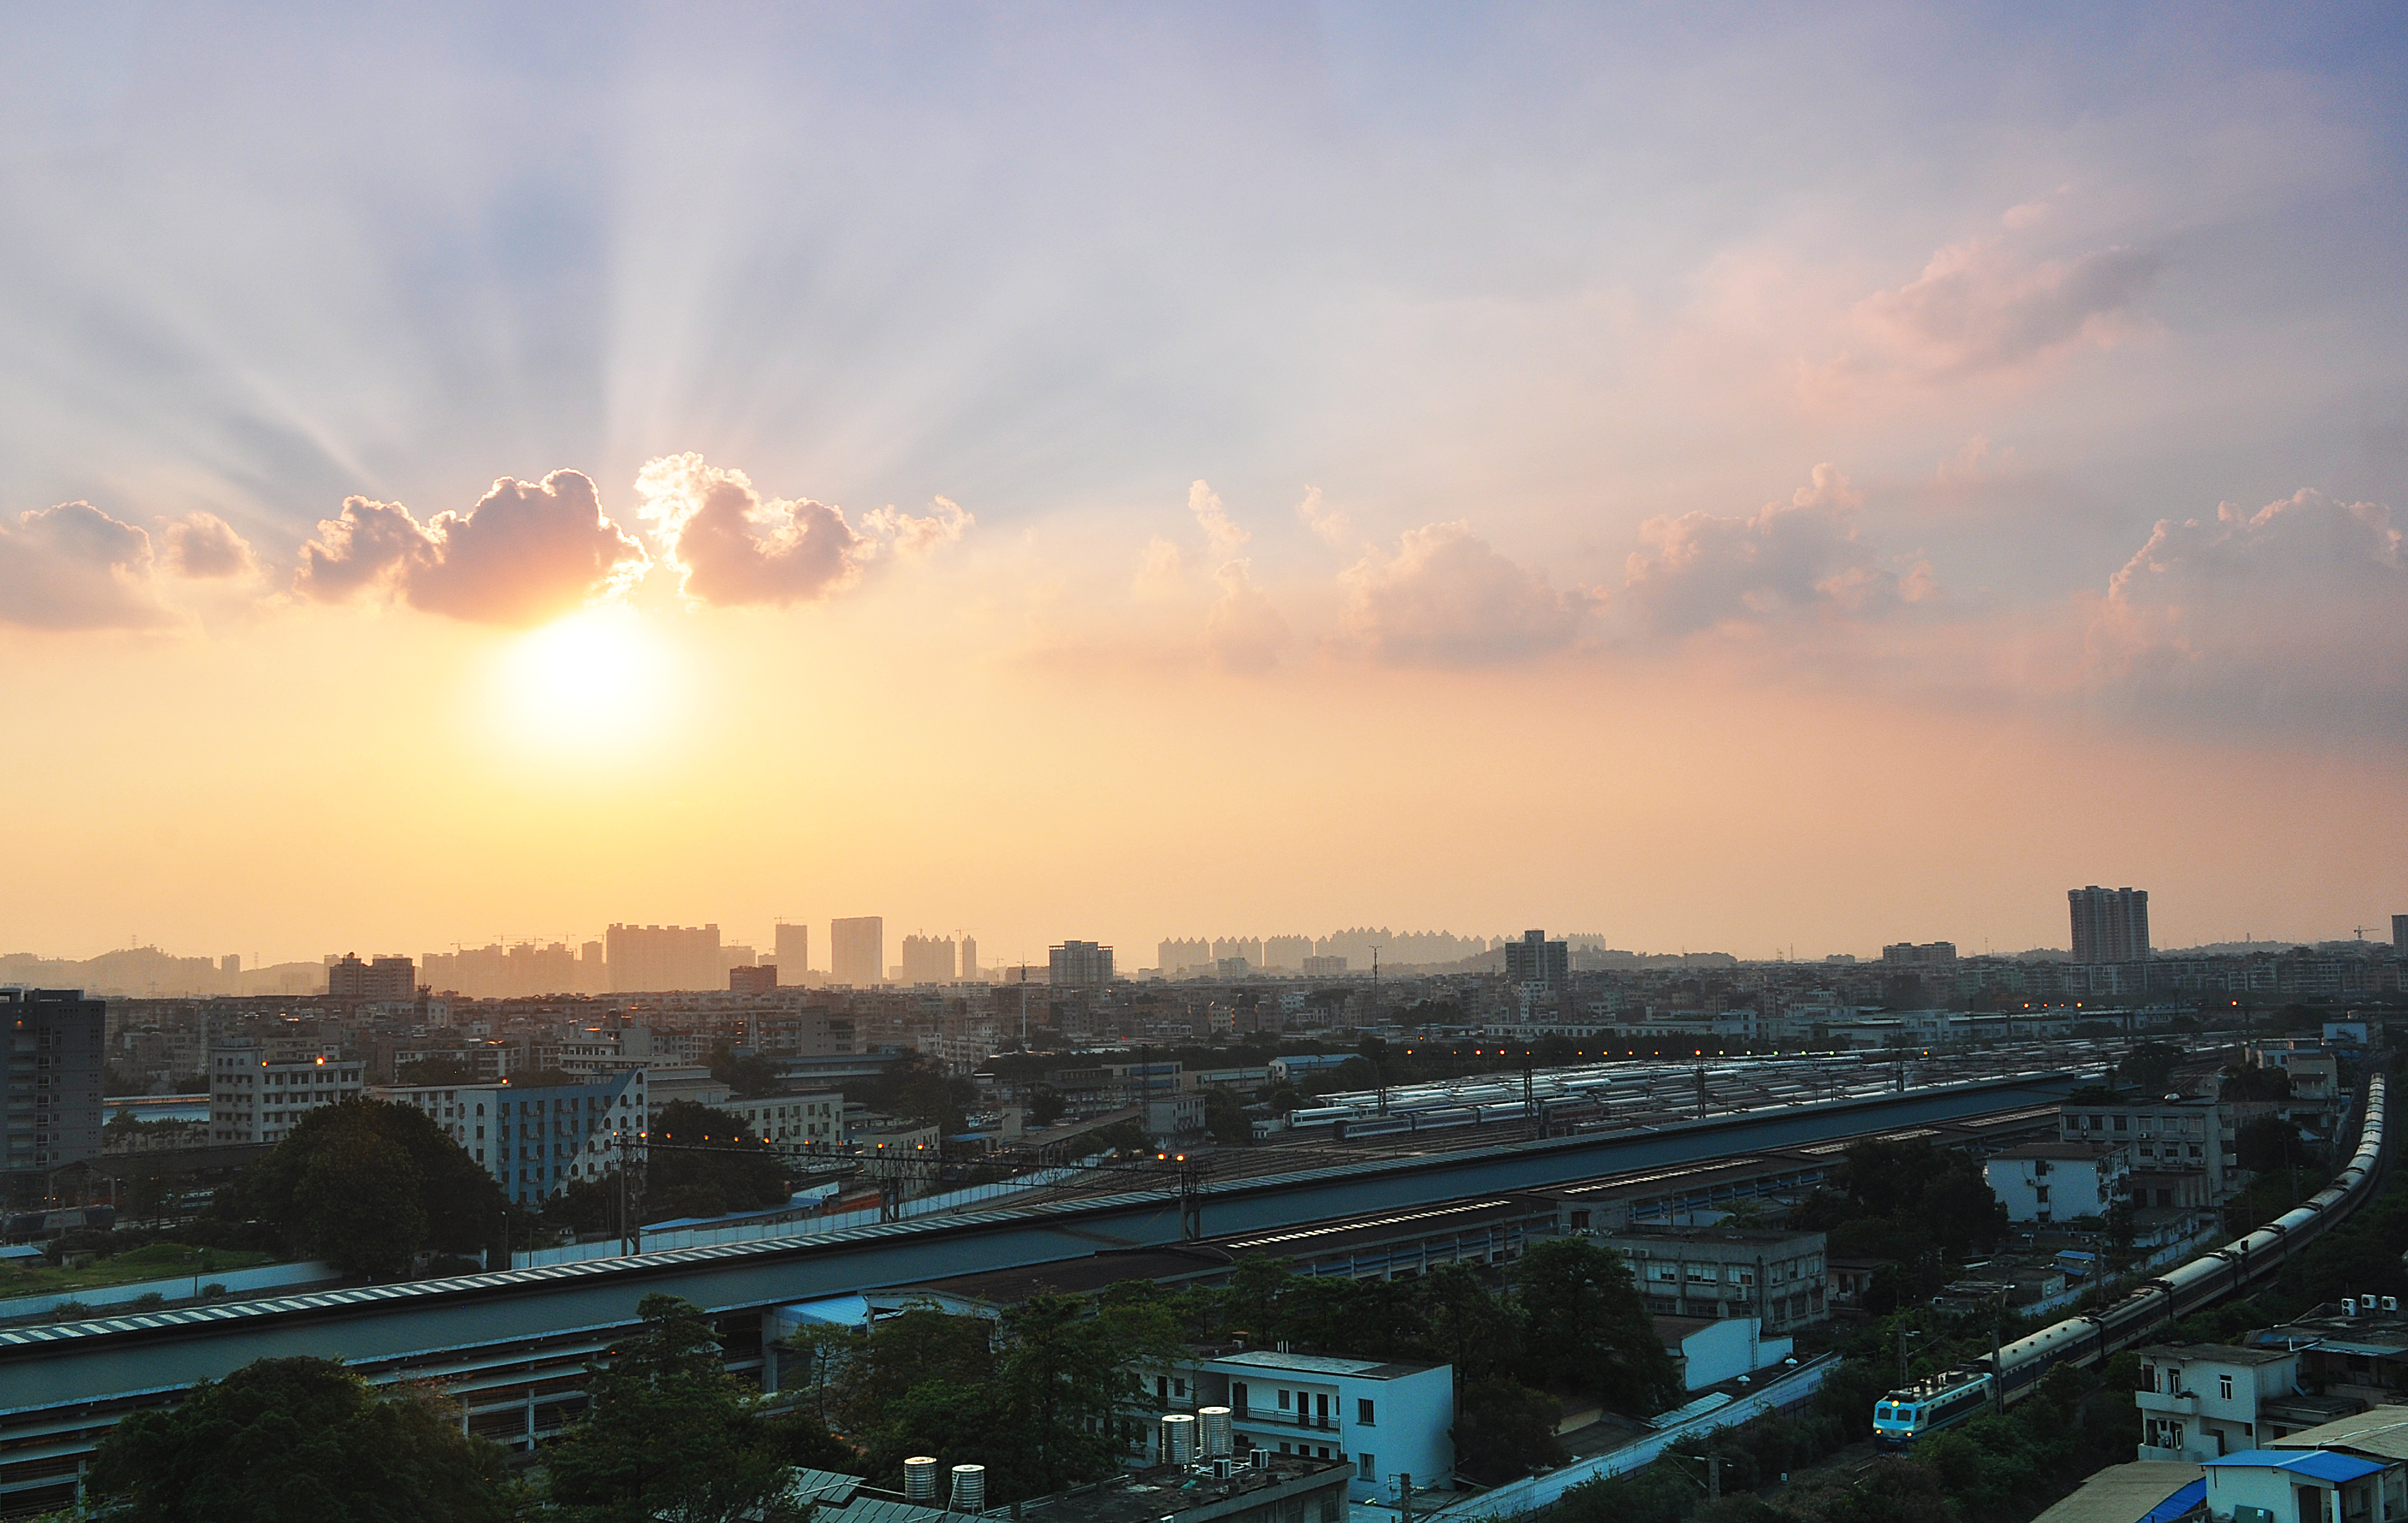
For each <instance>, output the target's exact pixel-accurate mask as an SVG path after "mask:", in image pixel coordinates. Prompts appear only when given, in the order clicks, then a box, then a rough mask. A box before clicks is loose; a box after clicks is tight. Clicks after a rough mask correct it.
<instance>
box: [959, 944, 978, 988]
mask: <svg viewBox="0 0 2408 1523" xmlns="http://www.w3.org/2000/svg"><path fill="white" fill-rule="evenodd" d="M981 977H982V975H981V974H980V972H979V965H978V938H977V937H975V936H965V937H963V938H962V982H963V983H965V984H975V983H977V982H979V980H980V978H981Z"/></svg>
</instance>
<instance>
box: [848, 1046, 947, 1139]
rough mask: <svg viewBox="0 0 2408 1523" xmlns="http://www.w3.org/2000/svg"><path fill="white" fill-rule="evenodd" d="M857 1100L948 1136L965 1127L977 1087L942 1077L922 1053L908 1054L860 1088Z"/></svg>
mask: <svg viewBox="0 0 2408 1523" xmlns="http://www.w3.org/2000/svg"><path fill="white" fill-rule="evenodd" d="M847 1093H848V1095H849V1094H850V1093H851V1091H850V1087H848V1090H847ZM861 1098H862V1099H863V1100H865V1101H866V1102H867V1103H868V1104H869V1106H870V1107H871V1108H872V1109H874V1110H880V1111H886V1112H890V1113H892V1114H896V1115H901V1116H910V1118H911V1119H912V1120H914V1121H921V1122H925V1123H927V1124H928V1125H930V1126H932V1127H935V1128H937V1129H938V1130H939V1131H941V1132H944V1133H946V1134H948V1135H950V1134H952V1133H953V1132H957V1131H960V1130H961V1129H962V1128H964V1127H965V1126H967V1125H968V1113H969V1108H970V1107H971V1106H973V1105H975V1104H977V1103H978V1085H975V1084H972V1083H971V1082H970V1081H969V1080H968V1079H953V1078H948V1077H946V1074H945V1070H943V1069H942V1068H941V1067H939V1065H938V1063H937V1061H936V1060H935V1059H934V1058H931V1057H929V1056H927V1055H926V1054H925V1053H909V1054H906V1055H905V1056H903V1057H902V1058H901V1059H900V1060H899V1061H897V1062H896V1063H895V1064H894V1065H892V1066H891V1067H889V1068H888V1069H887V1070H886V1071H885V1072H883V1073H882V1074H880V1075H879V1076H878V1077H877V1078H875V1079H873V1080H871V1081H870V1082H869V1083H868V1084H867V1085H864V1086H863V1089H862V1096H861Z"/></svg>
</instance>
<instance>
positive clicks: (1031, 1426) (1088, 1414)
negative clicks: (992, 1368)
mask: <svg viewBox="0 0 2408 1523" xmlns="http://www.w3.org/2000/svg"><path fill="white" fill-rule="evenodd" d="M996 1342H997V1344H998V1345H999V1346H998V1349H997V1358H996V1384H997V1385H998V1387H1000V1388H1001V1391H1002V1397H1003V1413H1004V1416H1005V1418H1006V1420H1007V1421H1008V1422H1009V1423H1010V1425H1011V1431H1012V1432H1014V1433H1015V1434H1017V1436H1018V1441H1019V1442H1018V1445H1017V1447H1018V1449H1019V1452H1020V1454H1021V1456H1022V1458H1023V1463H1022V1465H1021V1466H1020V1467H1019V1468H1020V1469H1021V1470H1022V1471H1023V1472H1024V1473H1023V1474H1022V1475H1021V1476H1018V1477H1015V1479H1016V1480H1017V1481H1018V1483H1019V1484H1020V1485H1021V1486H1022V1487H1025V1492H1024V1494H1025V1495H1036V1496H1042V1495H1044V1494H1046V1493H1048V1492H1053V1491H1058V1490H1060V1489H1062V1488H1063V1487H1069V1486H1076V1485H1078V1484H1080V1483H1082V1482H1085V1481H1093V1480H1098V1479H1101V1478H1102V1477H1104V1476H1107V1475H1110V1474H1112V1473H1115V1472H1116V1471H1118V1470H1119V1469H1120V1457H1121V1455H1122V1453H1123V1452H1124V1445H1123V1444H1122V1443H1121V1442H1120V1435H1119V1434H1118V1433H1117V1432H1115V1431H1114V1430H1115V1428H1116V1427H1117V1426H1118V1423H1117V1418H1118V1416H1119V1414H1120V1413H1121V1412H1122V1411H1123V1410H1124V1409H1125V1408H1128V1407H1131V1406H1134V1405H1135V1404H1136V1403H1137V1402H1138V1401H1140V1400H1141V1399H1142V1397H1143V1394H1144V1393H1143V1391H1142V1389H1141V1388H1140V1386H1139V1382H1138V1372H1139V1370H1140V1367H1141V1366H1142V1365H1144V1364H1146V1363H1149V1362H1155V1363H1158V1362H1161V1361H1165V1360H1168V1359H1172V1358H1177V1357H1178V1356H1179V1354H1180V1353H1181V1352H1182V1348H1181V1344H1180V1340H1179V1327H1178V1323H1177V1320H1176V1318H1175V1315H1173V1314H1172V1313H1171V1312H1170V1311H1169V1309H1168V1307H1163V1306H1157V1305H1154V1304H1153V1303H1151V1301H1149V1300H1135V1299H1131V1300H1107V1301H1105V1302H1104V1303H1102V1304H1101V1305H1098V1306H1097V1307H1095V1308H1094V1310H1093V1312H1092V1314H1091V1313H1090V1311H1089V1309H1088V1308H1087V1306H1086V1305H1085V1304H1084V1303H1083V1302H1082V1301H1080V1300H1077V1299H1075V1298H1072V1297H1068V1296H1036V1297H1032V1298H1030V1299H1029V1300H1025V1301H1024V1302H1022V1303H1021V1304H1020V1305H1018V1306H1014V1307H1011V1308H1010V1309H1009V1310H1007V1311H1005V1313H1004V1314H1003V1316H1002V1318H1001V1320H1000V1322H999V1324H998V1326H997V1329H996Z"/></svg>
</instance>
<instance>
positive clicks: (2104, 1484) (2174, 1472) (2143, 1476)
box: [2032, 1459, 2207, 1523]
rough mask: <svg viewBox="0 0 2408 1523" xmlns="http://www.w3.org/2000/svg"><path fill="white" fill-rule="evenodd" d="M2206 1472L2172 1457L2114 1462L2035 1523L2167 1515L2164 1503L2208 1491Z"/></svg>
mask: <svg viewBox="0 0 2408 1523" xmlns="http://www.w3.org/2000/svg"><path fill="white" fill-rule="evenodd" d="M2202 1474H2203V1472H2202V1471H2200V1468H2199V1467H2198V1466H2197V1465H2193V1464H2187V1463H2185V1462H2182V1461H2179V1460H2171V1459H2136V1460H2131V1461H2129V1462H2128V1463H2125V1464H2121V1465H2110V1466H2108V1467H2107V1468H2106V1469H2105V1470H2102V1471H2100V1472H2098V1473H2096V1474H2094V1475H2092V1476H2091V1477H2090V1479H2088V1480H2086V1481H2085V1482H2083V1483H2082V1488H2081V1489H2080V1490H2078V1491H2076V1492H2074V1493H2073V1495H2071V1496H2070V1497H2067V1498H2066V1499H2065V1500H2063V1501H2059V1502H2058V1503H2057V1505H2055V1506H2054V1507H2051V1508H2050V1509H2049V1510H2048V1511H2047V1512H2044V1513H2042V1514H2041V1515H2040V1516H2038V1517H2036V1518H2034V1519H2032V1523H2139V1520H2140V1519H2143V1518H2153V1517H2162V1516H2169V1515H2168V1514H2166V1513H2165V1512H2164V1510H2163V1508H2164V1504H2165V1503H2167V1502H2170V1501H2172V1500H2173V1499H2174V1498H2175V1497H2176V1496H2178V1495H2179V1494H2181V1493H2182V1492H2185V1491H2189V1492H2190V1493H2191V1494H2192V1496H2193V1497H2194V1498H2197V1497H2203V1496H2204V1495H2205V1494H2206V1491H2207V1487H2205V1485H2203V1484H2202V1483H2201V1481H2200V1476H2201V1475H2202ZM2185 1510H2186V1509H2185ZM2171 1516H2180V1513H2179V1512H2177V1513H2175V1514H2173V1515H2171Z"/></svg>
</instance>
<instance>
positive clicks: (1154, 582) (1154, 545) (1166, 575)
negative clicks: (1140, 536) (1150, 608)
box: [1134, 534, 1187, 598]
mask: <svg viewBox="0 0 2408 1523" xmlns="http://www.w3.org/2000/svg"><path fill="white" fill-rule="evenodd" d="M1186 584H1187V553H1186V552H1185V551H1183V550H1181V549H1180V548H1179V546H1178V545H1176V544H1174V543H1172V542H1171V541H1170V540H1168V539H1164V538H1162V536H1160V535H1158V534H1157V535H1155V536H1154V538H1153V539H1148V540H1147V541H1146V543H1145V553H1144V554H1143V555H1141V556H1140V557H1139V559H1138V565H1137V580H1136V582H1135V583H1134V590H1135V591H1136V593H1137V595H1138V596H1140V597H1146V598H1161V597H1168V596H1172V595H1173V594H1175V593H1177V592H1178V591H1179V590H1180V589H1181V588H1182V587H1183V586H1185V585H1186Z"/></svg>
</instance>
